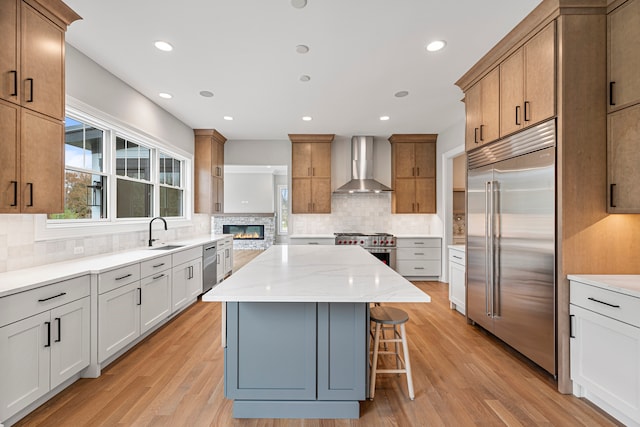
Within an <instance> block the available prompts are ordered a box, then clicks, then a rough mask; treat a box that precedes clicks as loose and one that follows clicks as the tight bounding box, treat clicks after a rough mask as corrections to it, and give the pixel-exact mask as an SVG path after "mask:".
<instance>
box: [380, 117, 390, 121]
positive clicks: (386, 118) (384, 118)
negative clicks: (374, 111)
mask: <svg viewBox="0 0 640 427" xmlns="http://www.w3.org/2000/svg"><path fill="white" fill-rule="evenodd" d="M380 120H382V121H383V122H386V121H387V120H389V116H380Z"/></svg>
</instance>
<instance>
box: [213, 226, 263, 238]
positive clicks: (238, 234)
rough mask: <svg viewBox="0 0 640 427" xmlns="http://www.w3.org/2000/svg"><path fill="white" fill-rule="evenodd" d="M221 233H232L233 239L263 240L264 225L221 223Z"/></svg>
mask: <svg viewBox="0 0 640 427" xmlns="http://www.w3.org/2000/svg"><path fill="white" fill-rule="evenodd" d="M222 233H223V234H233V240H264V225H260V224H257V225H240V224H237V225H223V226H222Z"/></svg>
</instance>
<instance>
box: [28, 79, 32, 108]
mask: <svg viewBox="0 0 640 427" xmlns="http://www.w3.org/2000/svg"><path fill="white" fill-rule="evenodd" d="M27 81H28V82H29V99H27V102H33V79H32V78H31V77H29V78H28V79H27Z"/></svg>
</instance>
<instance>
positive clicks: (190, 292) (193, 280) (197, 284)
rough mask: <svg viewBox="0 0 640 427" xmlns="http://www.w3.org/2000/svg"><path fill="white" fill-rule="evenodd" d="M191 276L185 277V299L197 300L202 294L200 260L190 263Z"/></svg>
mask: <svg viewBox="0 0 640 427" xmlns="http://www.w3.org/2000/svg"><path fill="white" fill-rule="evenodd" d="M190 267H191V274H190V275H189V276H187V297H189V298H197V297H198V295H200V294H201V293H202V260H200V259H199V260H195V261H192V262H191V264H190Z"/></svg>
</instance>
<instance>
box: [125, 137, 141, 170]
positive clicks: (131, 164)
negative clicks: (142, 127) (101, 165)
mask: <svg viewBox="0 0 640 427" xmlns="http://www.w3.org/2000/svg"><path fill="white" fill-rule="evenodd" d="M139 148H140V147H139V146H138V144H136V143H134V142H131V141H127V148H126V150H125V154H124V156H125V158H126V159H127V160H126V162H127V176H128V177H129V178H140V165H139V161H140V153H139V151H138V149H139Z"/></svg>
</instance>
